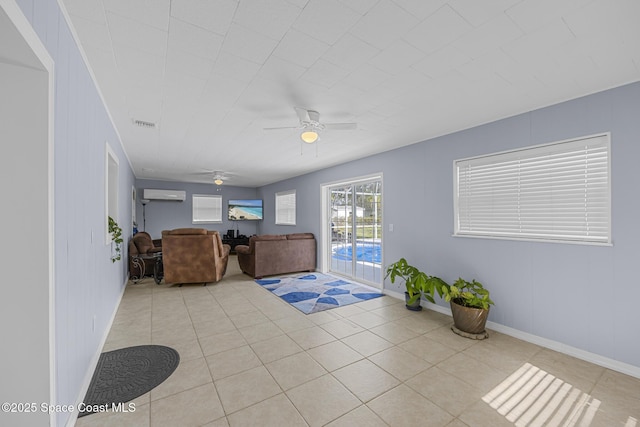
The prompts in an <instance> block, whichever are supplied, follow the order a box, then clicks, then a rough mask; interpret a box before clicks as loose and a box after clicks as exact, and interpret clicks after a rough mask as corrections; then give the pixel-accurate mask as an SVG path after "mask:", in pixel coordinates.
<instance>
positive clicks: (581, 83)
mask: <svg viewBox="0 0 640 427" xmlns="http://www.w3.org/2000/svg"><path fill="white" fill-rule="evenodd" d="M61 1H62V3H63V4H64V7H65V8H66V10H67V12H68V14H69V17H70V18H71V21H72V25H73V27H74V29H75V32H76V33H77V35H78V36H79V39H80V41H81V44H82V47H83V49H84V52H85V53H86V56H87V58H88V60H89V64H90V67H91V69H92V70H93V73H94V75H95V77H96V79H97V83H98V86H99V87H100V90H101V92H102V94H103V96H104V99H105V101H106V104H107V107H108V109H109V111H110V114H111V116H112V117H113V120H114V123H115V125H116V127H117V129H118V132H119V133H120V136H121V138H122V142H123V144H124V147H125V150H126V152H127V154H128V156H129V159H130V161H131V164H132V165H133V168H134V171H135V174H136V176H137V177H138V178H142V179H165V180H176V181H190V182H211V177H210V176H207V175H203V174H202V172H205V171H224V172H225V173H226V174H227V175H229V179H228V180H227V184H229V185H239V186H259V185H263V184H267V183H271V182H275V181H279V180H281V179H285V178H288V177H292V176H297V175H301V174H303V173H306V172H309V171H313V170H318V169H322V168H325V167H328V166H331V165H335V164H339V163H344V162H346V161H349V160H353V159H357V158H361V157H364V156H367V155H371V154H374V153H378V152H382V151H387V150H390V149H393V148H396V147H400V146H404V145H408V144H412V143H415V142H419V141H423V140H425V139H429V138H432V137H435V136H439V135H444V134H447V133H451V132H454V131H457V130H461V129H466V128H469V127H472V126H475V125H478V124H482V123H487V122H490V121H493V120H497V119H500V118H504V117H508V116H512V115H514V114H518V113H522V112H525V111H529V110H532V109H535V108H539V107H542V106H547V105H551V104H554V103H557V102H560V101H564V100H568V99H572V98H576V97H579V96H582V95H586V94H589V93H594V92H597V91H601V90H604V89H608V88H611V87H615V86H619V85H622V84H625V83H629V82H634V81H638V80H640V24H639V23H638V22H639V20H640V1H638V0H521V1H518V0H482V1H479V0H449V1H444V0H262V1H260V0H61ZM296 106H297V107H304V108H309V109H314V110H317V111H319V112H320V118H321V121H325V122H357V123H358V128H357V129H356V130H347V131H344V130H343V131H337V130H335V131H329V130H327V131H325V132H324V133H322V135H321V140H320V141H319V142H318V143H316V144H314V145H307V144H304V143H301V142H300V139H299V138H298V132H297V131H296V130H277V131H273V130H272V131H265V130H263V128H265V127H278V126H296V125H297V124H298V119H297V116H296V113H295V111H294V107H296ZM134 120H142V121H146V122H152V123H155V124H156V128H153V129H148V128H141V127H138V126H135V125H134V123H133V121H134Z"/></svg>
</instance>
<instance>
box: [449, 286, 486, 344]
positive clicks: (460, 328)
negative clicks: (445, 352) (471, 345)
mask: <svg viewBox="0 0 640 427" xmlns="http://www.w3.org/2000/svg"><path fill="white" fill-rule="evenodd" d="M441 290H442V295H444V300H445V301H447V302H449V303H450V304H451V314H452V316H453V324H454V328H453V331H454V332H455V333H457V334H459V335H463V336H467V337H469V338H476V339H483V338H486V337H487V336H488V335H487V333H486V331H485V325H486V323H487V317H488V316H489V308H490V306H491V305H493V301H492V300H491V298H490V297H489V291H488V290H487V289H485V288H484V286H483V285H482V283H480V282H478V281H476V280H475V279H474V280H472V281H471V282H467V281H466V280H464V279H462V278H459V279H458V280H456V281H455V283H454V284H453V285H450V286H449V285H445V286H442V288H441ZM460 332H462V333H460Z"/></svg>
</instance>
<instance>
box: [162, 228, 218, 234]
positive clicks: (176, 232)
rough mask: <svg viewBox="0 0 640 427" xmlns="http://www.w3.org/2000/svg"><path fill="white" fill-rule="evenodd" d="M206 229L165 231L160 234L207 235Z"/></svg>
mask: <svg viewBox="0 0 640 427" xmlns="http://www.w3.org/2000/svg"><path fill="white" fill-rule="evenodd" d="M208 231H209V230H207V229H205V228H176V229H175V230H165V231H163V232H162V233H163V234H165V232H166V234H167V235H173V234H208Z"/></svg>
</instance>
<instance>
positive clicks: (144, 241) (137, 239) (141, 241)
mask: <svg viewBox="0 0 640 427" xmlns="http://www.w3.org/2000/svg"><path fill="white" fill-rule="evenodd" d="M132 241H133V243H135V245H136V248H138V252H139V253H141V254H146V253H147V252H149V250H150V249H151V248H153V240H151V239H149V238H148V237H147V236H145V235H138V234H136V235H135V236H133V239H132Z"/></svg>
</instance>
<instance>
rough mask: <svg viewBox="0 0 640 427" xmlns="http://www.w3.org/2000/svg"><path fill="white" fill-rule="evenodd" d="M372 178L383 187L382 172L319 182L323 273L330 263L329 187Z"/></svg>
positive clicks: (321, 264) (326, 271) (327, 269)
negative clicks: (378, 181)
mask: <svg viewBox="0 0 640 427" xmlns="http://www.w3.org/2000/svg"><path fill="white" fill-rule="evenodd" d="M374 180H380V182H382V187H383V188H384V179H383V174H382V172H379V173H374V174H371V175H363V176H358V177H353V178H348V179H341V180H336V181H331V182H326V183H323V184H320V209H321V211H322V215H321V220H320V221H321V224H320V227H321V228H320V230H321V238H320V251H321V254H322V255H321V257H320V268H321V272H323V273H328V272H329V270H330V268H329V266H330V263H331V258H330V257H329V256H328V254H329V247H330V246H331V230H330V228H329V226H328V224H329V217H330V215H331V214H330V212H329V209H330V206H329V190H330V188H331V187H335V186H339V185H352V184H358V183H361V182H367V181H374ZM382 199H383V202H382V209H383V211H384V190H383V192H382ZM382 221H383V223H384V214H383V217H382ZM382 229H383V231H384V226H383V227H382ZM382 245H384V238H383V240H382ZM382 265H384V249H383V251H382ZM378 286H379V288H380V289H382V287H383V283H379V284H378Z"/></svg>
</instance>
